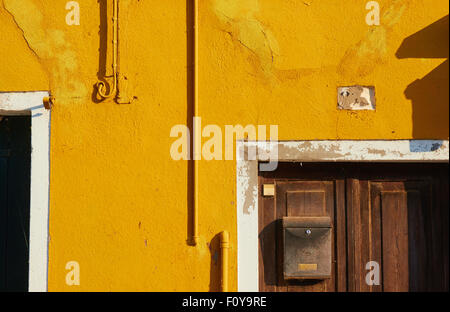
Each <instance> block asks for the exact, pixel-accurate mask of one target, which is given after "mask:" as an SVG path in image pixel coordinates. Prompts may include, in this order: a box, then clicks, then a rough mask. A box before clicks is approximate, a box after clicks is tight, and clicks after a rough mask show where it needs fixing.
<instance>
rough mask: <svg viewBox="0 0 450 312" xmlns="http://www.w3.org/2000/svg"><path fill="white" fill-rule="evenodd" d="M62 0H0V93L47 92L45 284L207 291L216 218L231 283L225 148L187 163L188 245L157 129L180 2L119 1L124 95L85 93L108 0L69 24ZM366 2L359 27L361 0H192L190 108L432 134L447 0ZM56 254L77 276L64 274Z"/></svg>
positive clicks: (177, 79)
mask: <svg viewBox="0 0 450 312" xmlns="http://www.w3.org/2000/svg"><path fill="white" fill-rule="evenodd" d="M66 2H67V1H65V0H0V3H1V6H0V92H9V91H34V90H50V91H51V92H52V94H53V95H54V96H55V97H56V100H57V103H56V105H55V106H54V108H53V110H52V121H51V180H50V229H49V231H50V245H49V246H50V247H49V248H50V249H49V273H48V274H49V276H48V282H49V285H48V288H49V290H50V291H73V290H105V291H110V290H112V291H118V290H132V291H134V290H136V291H147V290H164V291H182V290H196V291H197V290H198V291H207V290H210V289H211V290H217V283H218V276H217V269H216V268H217V265H216V264H215V261H216V260H217V256H216V255H215V249H214V248H213V249H212V252H211V251H210V248H209V245H210V243H211V241H212V240H213V238H214V236H215V235H216V234H217V233H219V232H220V231H222V230H229V231H230V233H231V242H232V248H231V257H230V272H231V276H230V288H231V290H235V289H236V287H237V285H236V284H237V282H236V279H237V278H236V277H237V269H236V185H235V181H236V173H235V161H209V162H207V161H201V162H200V169H199V172H200V180H199V183H200V194H199V200H200V202H199V203H200V205H199V207H200V214H199V230H200V243H199V244H198V246H196V247H192V246H188V245H187V243H186V239H187V235H188V230H187V228H188V204H187V199H188V198H189V196H188V185H189V183H190V182H189V179H188V164H187V162H186V161H174V160H172V159H171V157H170V146H171V144H172V143H173V141H174V139H173V138H170V136H169V133H170V129H171V128H172V126H174V125H176V124H186V122H187V120H188V116H189V113H190V112H191V109H190V108H189V107H190V105H192V101H190V100H189V96H188V95H189V94H191V92H190V91H189V90H188V89H189V88H192V81H190V79H188V77H189V76H188V68H191V67H190V66H191V64H190V62H191V60H192V59H191V57H190V55H191V54H190V53H187V51H188V49H189V47H190V46H191V45H190V44H189V42H188V37H189V36H187V27H188V25H189V24H190V23H191V20H190V19H188V22H187V19H186V15H187V12H188V11H189V10H188V9H187V6H186V1H182V0H170V1H160V0H140V1H139V0H121V13H120V14H121V16H120V18H121V67H122V72H123V74H124V75H126V77H127V80H126V81H125V82H126V90H125V94H126V95H127V96H128V97H129V98H133V99H134V101H133V103H132V104H130V105H126V104H125V105H118V104H116V103H114V102H113V101H111V100H108V101H103V102H101V101H98V100H97V99H96V96H95V88H94V84H95V83H96V82H97V80H98V77H99V76H98V75H99V74H100V75H103V74H104V71H105V66H106V67H107V72H108V73H110V67H109V66H110V65H109V64H110V63H111V57H110V55H111V52H110V50H109V48H110V40H111V38H110V37H109V38H108V39H106V38H105V31H104V27H106V25H105V23H106V22H109V21H110V17H111V11H112V10H111V2H112V1H106V0H100V1H91V0H79V3H80V6H81V25H80V26H68V25H67V24H66V22H65V16H66V14H67V13H68V11H67V10H66V9H65V4H66ZM378 2H379V3H380V6H381V25H380V26H368V25H367V24H366V22H365V16H366V14H367V13H368V11H367V10H366V9H365V5H366V3H367V1H365V0H352V1H337V0H321V1H318V0H304V1H293V0H277V1H274V0H200V12H199V13H200V20H199V27H200V28H199V29H200V30H199V36H200V42H199V49H200V50H199V70H200V78H199V103H200V104H199V115H200V116H201V117H202V123H203V124H204V125H207V124H217V125H219V126H221V127H223V126H224V125H227V124H231V125H235V124H242V125H246V124H254V125H259V124H261V125H262V124H266V125H270V124H272V125H278V131H279V139H280V140H313V139H314V140H316V139H357V140H359V139H411V138H415V139H448V86H447V85H448V61H447V62H446V59H447V58H448V29H446V28H442V27H441V26H440V25H441V24H442V23H441V24H439V23H438V27H431V26H430V25H432V24H433V23H435V22H437V21H438V20H440V19H442V18H445V17H446V18H447V24H446V25H447V27H448V10H449V7H448V2H447V1H445V0H434V1H432V4H431V3H430V1H425V0H408V1H406V0H405V1H401V0H380V1H378ZM106 9H108V12H106ZM100 25H102V28H101V29H102V31H100V35H101V36H99V30H100ZM422 30H424V31H425V34H426V35H420V34H419V35H415V34H416V33H418V32H419V31H422ZM408 38H409V39H408ZM405 39H407V40H406V41H405ZM430 39H433V40H431V44H430V43H429V42H428V41H427V40H430ZM433 42H434V43H433ZM436 42H440V43H436ZM442 42H443V44H442ZM106 45H108V50H105V47H106ZM105 55H107V56H108V59H107V60H106V61H105V60H104V57H105ZM444 62H446V63H444ZM443 63H444V64H443ZM442 64H443V65H442ZM418 79H420V80H418ZM416 80H418V81H416ZM355 84H358V85H372V86H375V88H376V99H377V103H376V105H377V108H376V111H361V112H349V111H338V110H337V109H336V97H337V95H336V88H337V87H338V86H346V85H355ZM72 260H75V261H78V262H79V263H80V267H81V285H80V286H72V287H70V286H67V285H66V284H65V275H66V273H67V271H66V269H65V264H66V263H67V262H68V261H72Z"/></svg>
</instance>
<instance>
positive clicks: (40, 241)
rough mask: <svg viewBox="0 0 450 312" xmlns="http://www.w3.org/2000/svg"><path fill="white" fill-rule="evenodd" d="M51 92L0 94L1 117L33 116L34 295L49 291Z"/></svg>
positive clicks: (31, 255) (31, 286) (31, 269)
mask: <svg viewBox="0 0 450 312" xmlns="http://www.w3.org/2000/svg"><path fill="white" fill-rule="evenodd" d="M48 96H49V92H47V91H35V92H34V91H33V92H0V115H9V116H21V115H28V116H31V172H30V175H31V177H30V239H29V244H30V246H29V248H30V250H29V280H28V290H29V291H31V292H35V291H39V292H43V291H47V281H48V280H47V278H48V274H47V273H48V243H49V234H48V218H49V197H50V192H49V191H50V189H49V185H50V115H51V113H50V110H47V109H45V108H44V105H43V99H44V97H48Z"/></svg>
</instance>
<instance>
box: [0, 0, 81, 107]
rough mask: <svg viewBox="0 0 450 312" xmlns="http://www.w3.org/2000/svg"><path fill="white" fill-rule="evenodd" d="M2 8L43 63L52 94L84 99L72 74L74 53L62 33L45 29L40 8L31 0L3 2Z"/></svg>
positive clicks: (76, 62)
mask: <svg viewBox="0 0 450 312" xmlns="http://www.w3.org/2000/svg"><path fill="white" fill-rule="evenodd" d="M3 6H4V9H5V10H6V11H7V12H8V13H9V14H11V16H12V17H13V19H14V22H15V23H16V25H17V27H18V28H19V29H20V30H21V31H22V33H23V38H24V40H25V41H26V43H27V45H28V47H29V48H30V50H31V51H32V52H33V54H34V55H35V56H36V58H37V59H38V60H39V62H40V63H41V64H43V67H44V69H45V70H46V72H47V73H48V75H49V79H50V88H51V91H52V93H53V95H54V96H56V97H58V99H64V98H73V97H75V98H79V97H84V96H86V95H87V93H88V90H87V89H86V87H85V85H84V83H83V82H82V81H80V80H79V75H77V73H76V71H77V69H78V59H77V55H76V52H75V51H74V50H73V49H72V46H71V43H70V42H68V41H66V40H65V33H64V31H63V30H61V29H51V28H47V27H46V26H45V18H44V16H43V15H42V13H41V12H40V8H39V7H38V6H37V5H36V4H35V3H34V1H33V0H3Z"/></svg>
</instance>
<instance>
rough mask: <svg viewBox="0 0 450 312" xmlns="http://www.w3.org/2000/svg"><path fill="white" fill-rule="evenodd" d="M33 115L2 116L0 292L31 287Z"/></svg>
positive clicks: (0, 136) (0, 148)
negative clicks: (29, 267)
mask: <svg viewBox="0 0 450 312" xmlns="http://www.w3.org/2000/svg"><path fill="white" fill-rule="evenodd" d="M30 155H31V117H29V116H21V117H16V116H14V117H12V116H4V117H0V291H27V290H28V254H29V243H28V241H29V227H30V226H29V222H30V221H29V220H30Z"/></svg>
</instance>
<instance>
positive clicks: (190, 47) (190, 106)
mask: <svg viewBox="0 0 450 312" xmlns="http://www.w3.org/2000/svg"><path fill="white" fill-rule="evenodd" d="M193 2H194V1H190V0H186V105H187V108H186V126H187V127H188V129H189V130H190V133H191V135H192V134H193V120H192V116H193V115H194V102H195V98H194V96H195V92H194V87H195V86H194V81H195V71H194V62H195V51H194V49H195V45H194V40H195V33H194V26H195V12H194V9H195V8H194V4H193ZM192 141H193V140H192V139H190V140H189V155H190V160H188V165H187V190H186V191H187V193H186V194H187V198H186V203H187V216H188V217H187V240H186V242H187V244H188V245H192V244H193V243H192V242H191V241H190V238H191V236H192V234H193V228H192V223H193V218H194V214H193V210H194V196H195V195H194V161H193V160H192V157H191V156H192V151H193V142H192Z"/></svg>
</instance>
